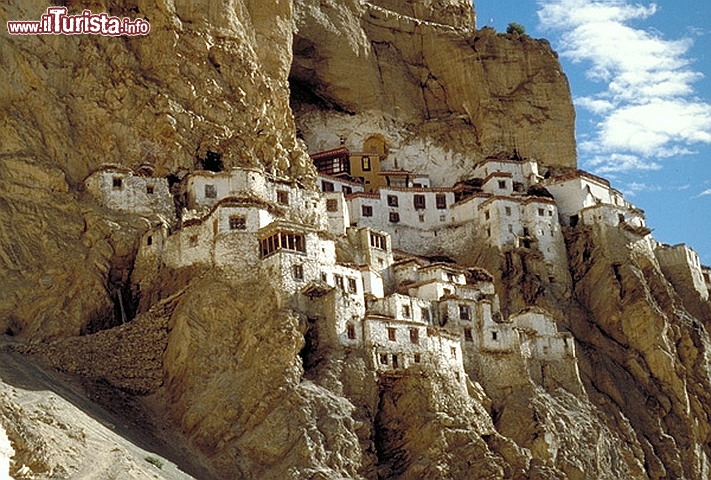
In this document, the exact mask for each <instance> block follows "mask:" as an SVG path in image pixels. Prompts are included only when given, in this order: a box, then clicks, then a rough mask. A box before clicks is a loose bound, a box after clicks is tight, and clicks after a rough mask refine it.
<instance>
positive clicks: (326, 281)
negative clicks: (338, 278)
mask: <svg viewBox="0 0 711 480" xmlns="http://www.w3.org/2000/svg"><path fill="white" fill-rule="evenodd" d="M321 281H322V282H323V283H328V275H326V272H321Z"/></svg>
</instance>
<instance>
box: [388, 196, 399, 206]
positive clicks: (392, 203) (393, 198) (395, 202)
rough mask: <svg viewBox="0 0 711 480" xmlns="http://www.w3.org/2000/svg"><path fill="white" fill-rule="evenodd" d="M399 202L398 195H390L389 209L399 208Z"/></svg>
mask: <svg viewBox="0 0 711 480" xmlns="http://www.w3.org/2000/svg"><path fill="white" fill-rule="evenodd" d="M397 206H398V200H397V195H388V207H397Z"/></svg>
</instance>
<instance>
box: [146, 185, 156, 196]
mask: <svg viewBox="0 0 711 480" xmlns="http://www.w3.org/2000/svg"><path fill="white" fill-rule="evenodd" d="M154 191H155V189H154V187H153V185H146V193H147V194H148V195H153V192H154Z"/></svg>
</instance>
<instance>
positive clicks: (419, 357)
mask: <svg viewBox="0 0 711 480" xmlns="http://www.w3.org/2000/svg"><path fill="white" fill-rule="evenodd" d="M413 360H414V361H415V363H420V362H421V361H422V355H421V354H419V353H416V354H414V355H413Z"/></svg>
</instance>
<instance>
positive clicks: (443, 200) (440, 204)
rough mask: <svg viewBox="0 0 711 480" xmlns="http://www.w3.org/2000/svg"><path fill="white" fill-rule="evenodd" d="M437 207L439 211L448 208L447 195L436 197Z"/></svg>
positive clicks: (441, 194) (439, 194)
mask: <svg viewBox="0 0 711 480" xmlns="http://www.w3.org/2000/svg"><path fill="white" fill-rule="evenodd" d="M435 206H436V207H437V209H438V210H444V209H446V208H447V195H445V194H444V193H438V194H436V195H435Z"/></svg>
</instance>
